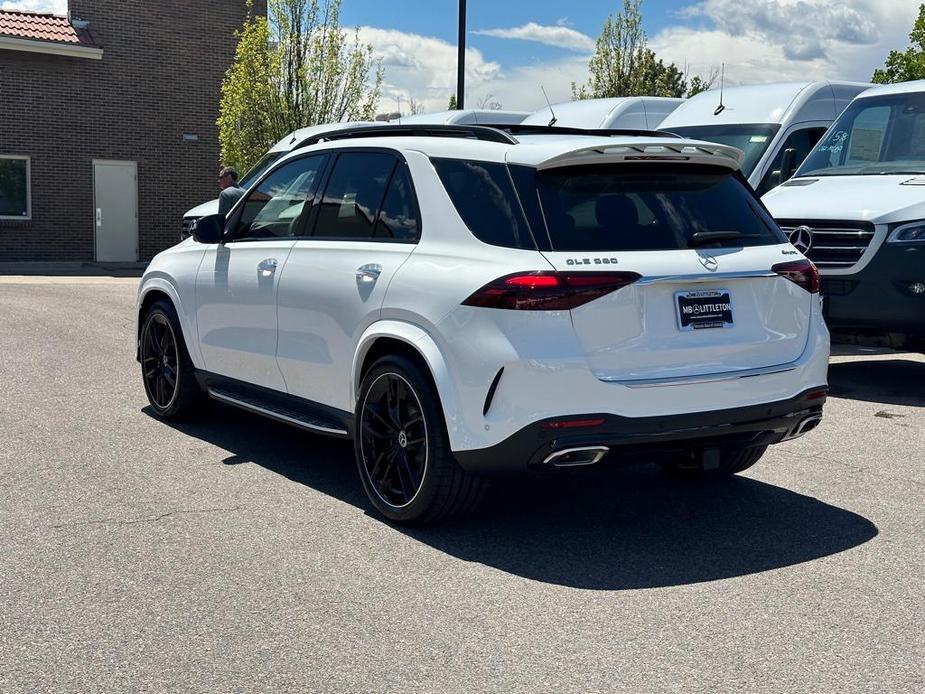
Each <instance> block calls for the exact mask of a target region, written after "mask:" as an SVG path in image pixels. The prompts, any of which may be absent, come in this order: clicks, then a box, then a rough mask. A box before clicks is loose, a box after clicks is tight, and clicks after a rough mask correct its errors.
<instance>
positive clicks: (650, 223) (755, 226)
mask: <svg viewBox="0 0 925 694" xmlns="http://www.w3.org/2000/svg"><path fill="white" fill-rule="evenodd" d="M536 178H537V183H538V186H539V191H540V201H541V203H542V206H543V214H544V216H545V218H546V226H547V228H548V229H549V235H550V237H551V240H552V245H553V249H554V250H556V251H620V250H623V251H636V250H640V251H641V250H675V249H682V248H688V247H689V244H688V242H689V240H690V238H691V236H692V235H693V234H695V233H697V232H701V231H734V232H738V233H739V234H740V236H739V237H738V238H736V239H730V240H726V241H722V242H718V245H722V246H724V247H743V246H759V245H769V244H778V243H784V242H786V238H785V237H784V235H783V233H781V231H780V229H779V228H778V227H777V225H776V224H775V223H774V221H773V220H772V219H771V218H770V216H769V215H768V214H767V212H765V211H764V208H762V207H761V204H760V203H759V202H758V200H757V199H756V198H755V197H754V194H753V193H752V192H751V191H750V190H749V189H748V187H747V185H746V184H745V183H744V182H743V180H740V178H739V177H738V176H736V175H735V174H734V173H733V172H731V171H729V170H728V169H721V168H719V167H709V166H692V165H685V166H680V167H679V166H666V165H652V166H646V165H641V164H634V165H628V166H623V167H621V166H608V165H600V166H583V167H569V168H564V169H553V170H551V171H541V172H539V173H538V174H537V177H536ZM704 247H708V246H704Z"/></svg>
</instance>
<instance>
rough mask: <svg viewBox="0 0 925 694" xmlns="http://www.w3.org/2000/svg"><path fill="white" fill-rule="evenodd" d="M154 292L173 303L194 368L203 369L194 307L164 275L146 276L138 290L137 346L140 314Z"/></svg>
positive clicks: (136, 312) (136, 313)
mask: <svg viewBox="0 0 925 694" xmlns="http://www.w3.org/2000/svg"><path fill="white" fill-rule="evenodd" d="M153 291H158V292H162V293H163V294H166V295H167V296H168V297H169V298H170V301H171V302H172V303H173V307H174V309H176V311H177V318H179V320H180V330H181V332H182V333H183V340H184V342H185V343H186V349H187V351H188V352H189V355H190V359H191V360H192V362H193V366H195V367H196V368H197V369H201V368H203V360H202V355H201V354H200V352H199V340H197V339H196V335H197V333H196V324H195V314H194V313H193V312H192V309H193V307H192V306H187V305H186V304H185V303H184V301H183V299H182V298H181V292H180V291H178V290H177V287H176V285H175V284H174V283H173V282H172V281H171V278H170V276H169V275H166V274H163V273H159V272H158V273H153V274H151V275H148V276H145V277H144V278H143V279H142V281H141V285H140V286H139V288H138V302H137V303H136V305H135V342H136V345H137V342H138V338H139V330H140V327H141V326H140V325H139V321H140V317H141V316H140V312H141V307H142V305H143V304H144V301H145V297H146V296H147V295H148V294H150V293H151V292H153Z"/></svg>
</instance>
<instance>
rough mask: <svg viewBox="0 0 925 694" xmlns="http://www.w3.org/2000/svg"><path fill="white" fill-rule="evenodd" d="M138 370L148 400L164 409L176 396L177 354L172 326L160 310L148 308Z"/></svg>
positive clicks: (166, 408)
mask: <svg viewBox="0 0 925 694" xmlns="http://www.w3.org/2000/svg"><path fill="white" fill-rule="evenodd" d="M141 370H142V374H143V375H144V381H145V390H146V391H147V393H148V398H149V399H150V401H151V404H152V405H154V407H155V408H156V409H157V410H158V411H160V412H163V411H166V410H168V409H169V408H170V405H171V404H172V403H173V400H174V398H176V396H177V386H178V385H179V378H178V372H179V355H178V353H177V338H176V335H174V332H173V326H171V325H170V321H169V320H168V319H167V316H165V315H164V314H163V313H162V312H160V311H152V312H151V313H150V314H149V315H148V320H146V321H145V326H144V333H143V334H142V336H141Z"/></svg>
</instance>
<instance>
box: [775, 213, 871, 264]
mask: <svg viewBox="0 0 925 694" xmlns="http://www.w3.org/2000/svg"><path fill="white" fill-rule="evenodd" d="M777 223H778V224H780V228H781V229H783V231H784V233H785V234H787V237H788V238H789V237H790V235H791V234H792V233H793V232H794V231H795V230H796V228H797V227H800V226H806V227H809V228H810V229H811V232H812V238H813V245H812V247H811V248H810V249H809V253H807V254H806V255H807V257H808V258H809V259H810V260H812V261H813V262H814V263H815V264H816V267H818V268H820V269H825V268H830V269H835V270H841V269H846V268H850V267H853V266H854V265H856V264H857V262H858V261H859V260H860V259H861V258H862V256H863V255H864V253H865V252H866V251H867V249H868V247H869V246H870V242H871V241H872V240H873V238H874V225H873V224H871V223H870V222H833V221H829V220H826V221H820V222H813V221H796V220H790V219H782V220H778V222H777Z"/></svg>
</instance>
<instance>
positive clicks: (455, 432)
mask: <svg viewBox="0 0 925 694" xmlns="http://www.w3.org/2000/svg"><path fill="white" fill-rule="evenodd" d="M380 338H391V339H393V340H399V341H401V342H404V343H405V344H407V345H408V346H410V347H411V348H413V349H414V350H415V351H417V353H418V354H420V355H421V357H422V358H423V359H424V361H425V362H426V363H427V367H428V368H429V369H430V374H431V376H432V377H433V379H434V383H435V384H436V386H437V394H438V395H439V396H440V403H441V405H442V406H443V418H444V420H445V421H446V428H447V433H448V434H449V436H450V444H451V445H452V444H453V442H454V441H458V440H460V439H461V437H462V435H463V432H462V431H461V430H460V424H461V419H460V417H457V416H454V415H453V413H458V412H459V394H458V392H457V389H456V385H455V384H454V382H453V379H452V378H451V377H450V371H449V368H448V366H447V362H446V359H445V358H444V356H443V353H442V352H441V351H440V348H439V347H438V346H437V343H436V342H435V341H434V339H433V338H432V337H431V336H430V334H428V333H427V331H425V330H424V329H423V328H420V327H418V326H417V325H414V324H412V323H405V322H404V321H396V320H384V321H378V322H377V323H373V324H372V325H371V326H369V327H368V328H367V329H366V331H365V332H364V333H363V335H362V336H361V337H360V340H359V342H358V343H357V349H356V353H355V354H354V357H353V370H352V373H353V380H352V383H351V399H350V402H351V403H353V405H354V409H356V401H357V399H358V398H359V394H360V371H361V369H362V368H363V361H364V360H365V359H366V355H367V354H368V353H369V349H370V347H372V346H373V344H374V343H375V342H376V340H378V339H380Z"/></svg>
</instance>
